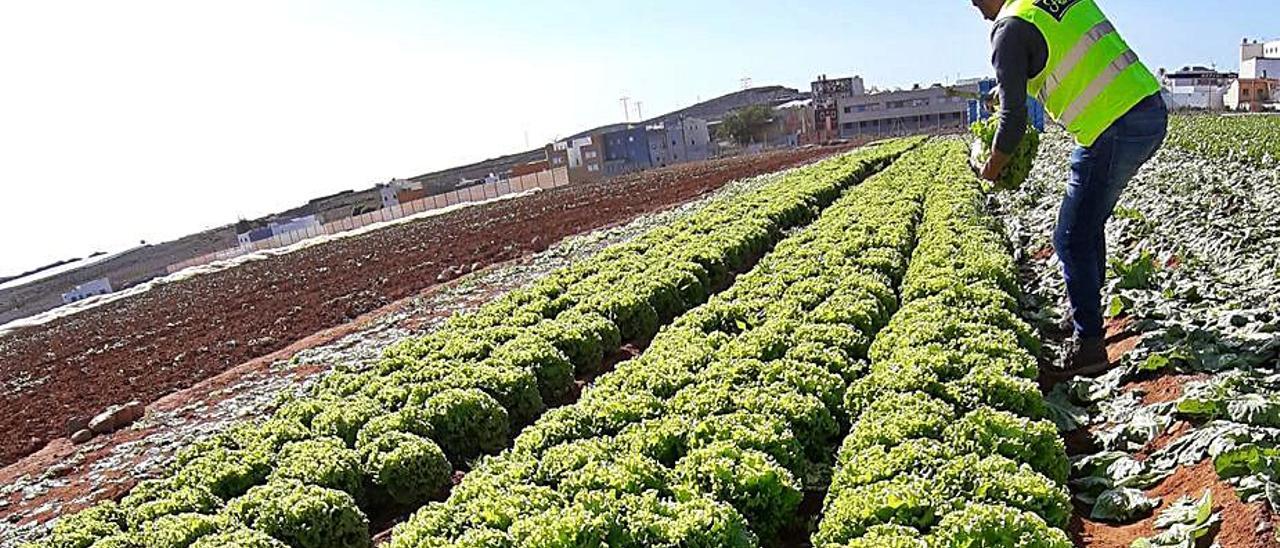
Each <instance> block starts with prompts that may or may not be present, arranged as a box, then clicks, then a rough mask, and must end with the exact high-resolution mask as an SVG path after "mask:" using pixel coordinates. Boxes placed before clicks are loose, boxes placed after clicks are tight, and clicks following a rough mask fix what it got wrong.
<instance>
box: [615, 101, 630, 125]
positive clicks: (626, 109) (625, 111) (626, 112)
mask: <svg viewBox="0 0 1280 548" xmlns="http://www.w3.org/2000/svg"><path fill="white" fill-rule="evenodd" d="M618 100H619V101H622V115H623V116H626V118H627V120H626V121H628V122H630V121H631V98H630V97H626V96H623V97H622V98H621V99H618Z"/></svg>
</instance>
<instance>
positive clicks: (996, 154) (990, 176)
mask: <svg viewBox="0 0 1280 548" xmlns="http://www.w3.org/2000/svg"><path fill="white" fill-rule="evenodd" d="M1010 159H1011V158H1010V156H1009V155H1008V154H1005V153H1003V152H1001V151H1000V149H992V150H991V159H989V160H987V163H986V165H984V166H982V171H980V172H979V173H978V176H979V177H982V178H983V179H986V180H988V181H991V182H993V183H994V182H996V181H998V180H999V179H1000V174H1001V173H1004V168H1005V167H1008V165H1009V160H1010Z"/></svg>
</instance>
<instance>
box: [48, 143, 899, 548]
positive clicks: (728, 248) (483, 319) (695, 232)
mask: <svg viewBox="0 0 1280 548" xmlns="http://www.w3.org/2000/svg"><path fill="white" fill-rule="evenodd" d="M919 144H920V140H918V139H912V140H901V141H892V142H889V143H885V144H882V145H880V146H877V147H872V148H869V149H864V150H862V151H858V152H855V153H853V154H848V155H844V156H841V157H838V158H834V159H831V160H828V161H824V162H821V163H818V164H815V165H812V166H808V167H806V168H802V169H799V170H795V171H793V172H792V173H790V174H788V175H787V176H785V177H782V178H780V179H779V180H777V181H775V182H772V183H770V184H768V185H767V186H765V187H762V188H760V189H758V190H754V191H750V192H747V193H743V194H739V195H735V196H732V197H730V198H726V199H722V200H717V201H715V202H712V203H711V204H709V205H708V206H707V207H705V208H703V209H702V210H700V211H699V212H697V213H695V214H693V215H690V216H688V217H685V218H683V219H681V220H679V221H676V222H674V223H672V224H669V225H667V226H664V227H662V228H659V229H656V230H654V231H652V232H650V233H648V234H646V235H645V236H643V237H641V238H638V239H636V240H634V241H632V242H629V243H626V244H621V245H617V246H612V247H610V248H608V249H606V250H605V251H603V252H602V253H600V254H599V255H597V256H596V257H593V258H592V259H590V260H586V261H582V262H580V263H578V264H575V265H573V266H571V267H569V268H566V269H562V270H560V271H557V272H555V273H553V274H552V275H550V276H548V277H546V278H544V279H541V280H539V281H538V282H536V283H534V284H533V285H532V286H530V287H528V288H526V289H522V290H519V291H516V292H513V293H511V294H509V295H507V296H505V297H503V298H500V299H498V300H496V301H494V302H492V303H489V304H487V305H485V306H483V307H482V308H480V309H479V310H478V311H476V312H474V313H469V314H462V315H458V316H455V317H454V318H452V319H450V320H449V321H448V322H447V323H446V325H444V326H443V327H442V328H441V329H439V330H437V331H435V332H433V333H431V334H429V335H427V336H425V337H421V338H415V339H411V340H406V341H403V342H401V343H399V344H397V345H395V346H394V347H392V348H390V349H388V351H387V352H386V354H385V357H384V359H382V360H381V361H380V362H379V363H377V364H376V366H374V367H373V368H371V369H369V370H365V371H343V372H337V373H334V374H332V375H330V376H328V377H326V378H325V379H324V380H322V381H321V382H320V383H318V384H317V385H316V386H315V387H314V388H313V389H312V390H311V391H310V393H309V394H308V395H307V396H305V397H300V398H293V399H290V400H289V401H286V402H284V403H283V404H282V405H281V406H280V407H279V408H278V410H277V411H276V412H275V413H274V414H273V415H272V416H271V417H269V418H267V419H265V420H261V421H253V422H246V423H243V424H238V425H235V426H233V427H231V428H230V429H228V430H227V431H225V432H224V433H222V434H219V435H217V436H214V437H212V438H210V439H207V440H203V441H201V442H199V443H197V444H195V445H192V446H190V447H188V448H186V449H184V450H183V451H181V452H180V453H179V454H178V456H177V458H176V460H175V463H174V465H173V467H172V468H171V470H169V471H168V472H167V473H166V474H165V475H164V477H162V478H160V479H153V480H148V481H144V482H142V483H140V484H139V485H138V486H137V487H135V488H134V489H133V490H132V491H131V492H130V493H129V494H128V495H127V496H125V497H124V499H123V500H121V501H120V502H119V503H115V502H108V503H103V504H99V505H97V506H94V507H91V508H89V509H87V510H84V511H82V512H79V513H77V514H74V515H71V516H67V517H64V518H62V519H61V520H59V523H58V524H57V525H56V526H55V527H54V529H53V531H52V533H51V535H50V536H49V537H48V538H46V539H45V540H44V541H42V542H41V543H40V544H39V546H46V547H57V548H63V547H67V548H87V547H90V546H93V547H97V548H104V547H114V546H124V547H129V546H147V547H186V546H197V547H201V548H204V547H215V546H282V545H286V546H294V547H299V548H301V547H342V546H368V545H369V544H370V533H369V525H368V517H367V515H368V514H369V513H376V512H395V511H408V510H412V509H415V508H418V507H421V506H422V505H423V504H425V503H427V502H429V501H432V500H439V499H441V498H443V497H444V496H445V495H446V494H447V493H448V491H449V489H450V486H451V484H452V480H451V477H452V475H453V473H454V471H455V470H459V469H464V470H465V469H468V468H470V466H471V464H472V462H473V461H474V460H475V459H477V458H478V457H481V456H483V455H489V454H494V453H497V452H498V451H501V450H502V449H503V448H505V447H507V446H508V445H509V444H510V442H511V439H512V436H513V434H515V433H517V432H519V431H520V430H522V429H524V427H526V426H527V425H529V424H531V423H533V421H534V420H535V419H537V418H538V417H540V416H542V415H543V414H544V413H546V412H547V409H549V408H554V407H556V406H559V405H562V404H564V403H566V402H568V401H571V400H573V399H574V398H575V391H576V383H577V382H578V379H580V378H583V377H588V376H590V375H592V374H593V373H595V372H596V371H597V370H598V369H599V368H600V367H601V365H602V363H604V361H605V359H606V358H607V357H608V356H609V355H610V354H613V353H615V352H616V351H618V350H619V349H620V348H621V346H622V345H623V344H624V343H626V342H641V343H643V342H644V341H648V340H649V339H651V338H653V337H654V335H655V334H656V333H657V332H658V331H659V329H660V327H661V326H663V325H667V324H669V323H671V322H672V321H673V320H675V319H676V318H677V317H681V315H682V314H684V313H685V312H686V311H688V310H690V309H692V308H693V307H696V306H698V305H700V304H702V303H705V302H706V301H707V299H708V298H709V296H710V295H711V294H713V293H715V292H717V291H720V290H723V289H724V288H725V287H727V286H728V285H729V284H730V283H731V282H732V280H733V278H734V274H735V273H738V272H742V271H744V270H746V269H747V268H748V267H749V266H750V265H751V264H753V263H754V262H755V261H756V260H757V259H758V258H759V257H761V256H762V255H764V254H765V253H766V252H768V251H769V250H770V249H771V248H773V246H775V245H776V244H777V243H778V242H779V241H781V240H783V239H784V238H785V237H786V236H787V234H788V233H789V232H790V231H791V230H792V229H793V228H795V227H798V226H802V225H805V224H808V223H810V222H812V221H813V219H814V218H815V217H816V216H817V215H818V213H819V212H820V211H821V210H822V209H824V208H825V207H826V206H828V205H829V204H831V203H832V202H833V201H835V200H836V199H837V198H838V197H839V196H840V195H841V193H842V192H843V191H844V190H845V189H846V188H848V187H849V186H850V185H851V184H853V183H855V182H857V181H860V180H861V179H863V178H865V177H866V176H868V175H870V174H871V173H873V172H875V171H877V170H879V169H880V168H882V167H883V166H884V165H886V164H887V163H889V162H891V161H892V160H893V159H894V158H896V157H898V156H899V155H901V154H902V153H904V152H905V151H907V150H909V149H911V148H914V147H916V146H918V145H919ZM815 336H818V335H815ZM827 336H834V334H828V335H827ZM586 401H588V402H590V401H594V400H592V399H590V398H588V399H587V400H586ZM580 408H581V407H580V406H579V407H572V408H571V409H580ZM618 412H619V413H623V412H625V411H624V410H622V409H619V410H618ZM549 415H550V417H549V418H548V419H547V420H544V421H542V422H541V423H539V425H538V426H535V427H534V429H533V432H532V433H530V434H528V435H526V436H525V438H526V439H534V438H536V437H537V436H550V437H549V439H550V438H553V437H554V435H553V434H551V433H550V431H549V430H548V428H551V427H549V426H546V425H553V424H559V423H557V422H556V421H557V420H560V421H561V422H563V417H565V416H567V415H566V412H556V411H553V412H552V413H550V414H549ZM558 418H559V419H558ZM525 443H526V444H527V443H529V442H525ZM473 475H474V473H473ZM469 483H470V484H478V483H479V482H478V481H476V482H469ZM494 502H495V504H498V503H500V501H496V500H495V501H494Z"/></svg>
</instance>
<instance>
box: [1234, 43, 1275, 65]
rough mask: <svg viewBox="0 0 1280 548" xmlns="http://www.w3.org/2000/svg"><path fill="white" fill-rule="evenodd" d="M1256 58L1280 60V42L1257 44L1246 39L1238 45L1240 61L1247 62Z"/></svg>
mask: <svg viewBox="0 0 1280 548" xmlns="http://www.w3.org/2000/svg"><path fill="white" fill-rule="evenodd" d="M1258 57H1271V58H1274V59H1280V40H1273V41H1270V42H1259V41H1257V40H1249V39H1248V38H1246V39H1245V40H1244V42H1242V43H1241V44H1240V61H1242V62H1243V61H1248V60H1250V59H1256V58H1258Z"/></svg>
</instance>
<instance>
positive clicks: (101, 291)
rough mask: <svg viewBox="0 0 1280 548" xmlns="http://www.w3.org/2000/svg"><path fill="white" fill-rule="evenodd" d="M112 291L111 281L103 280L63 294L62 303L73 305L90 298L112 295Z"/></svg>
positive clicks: (81, 285)
mask: <svg viewBox="0 0 1280 548" xmlns="http://www.w3.org/2000/svg"><path fill="white" fill-rule="evenodd" d="M111 291H112V289H111V281H110V280H107V279H106V278H102V279H98V280H94V281H92V282H88V283H83V284H80V285H77V286H76V287H75V289H72V290H71V291H68V292H66V293H63V294H62V302H63V304H71V303H74V302H77V301H83V300H85V299H88V298H89V297H95V296H98V295H106V294H107V293H111Z"/></svg>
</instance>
